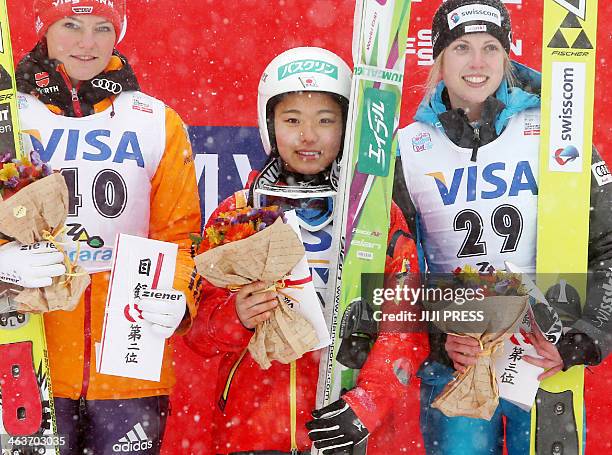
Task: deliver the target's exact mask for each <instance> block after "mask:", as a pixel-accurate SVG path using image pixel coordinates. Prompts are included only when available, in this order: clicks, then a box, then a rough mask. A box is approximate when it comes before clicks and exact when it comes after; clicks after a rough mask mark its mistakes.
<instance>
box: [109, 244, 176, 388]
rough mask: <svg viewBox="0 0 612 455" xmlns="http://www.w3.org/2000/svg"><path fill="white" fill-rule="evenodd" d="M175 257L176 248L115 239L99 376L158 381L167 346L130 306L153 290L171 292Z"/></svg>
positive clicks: (163, 339)
mask: <svg viewBox="0 0 612 455" xmlns="http://www.w3.org/2000/svg"><path fill="white" fill-rule="evenodd" d="M177 252H178V245H176V244H175V243H168V242H160V241H158V240H151V239H145V238H142V237H135V236H132V235H126V234H119V235H118V236H117V240H116V249H115V258H114V262H113V268H112V270H111V278H110V287H109V291H108V296H107V299H106V312H105V315H104V327H103V329H102V341H101V343H100V347H99V362H98V372H100V373H102V374H109V375H113V376H123V377H126V378H135V379H144V380H149V381H159V379H160V376H161V368H162V360H163V355H164V346H165V343H166V340H165V338H163V337H161V336H159V335H157V334H156V333H154V332H152V331H151V324H150V323H149V322H147V321H145V320H143V319H142V317H141V316H140V314H139V309H138V307H137V306H136V305H135V303H134V302H135V300H136V299H137V297H138V296H140V295H145V294H147V293H148V294H151V293H152V291H153V290H155V289H158V290H159V292H161V293H163V290H164V289H172V284H173V281H174V271H175V268H176V256H177ZM168 304H169V305H172V304H173V302H172V300H169V303H168Z"/></svg>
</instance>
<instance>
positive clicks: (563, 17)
mask: <svg viewBox="0 0 612 455" xmlns="http://www.w3.org/2000/svg"><path fill="white" fill-rule="evenodd" d="M543 17H544V29H543V46H542V118H541V121H542V129H541V143H540V160H539V161H540V163H539V166H540V169H539V180H538V185H539V194H538V235H537V238H538V240H537V256H536V272H537V284H538V286H539V288H540V289H546V290H548V291H547V292H546V296H547V298H549V300H551V298H552V300H553V301H554V305H555V307H556V309H557V311H558V312H559V314H560V315H561V317H562V319H563V318H565V319H566V321H567V322H570V323H571V322H572V320H571V318H572V315H574V317H579V315H576V312H579V310H580V303H582V304H584V302H585V298H586V274H587V257H588V244H589V208H590V180H591V148H592V131H593V101H594V85H595V49H596V47H595V45H596V34H597V0H578V1H566V0H545V1H544V16H543ZM560 238H563V248H560V247H559V239H560ZM572 307H573V308H572ZM583 392H584V367H583V366H574V367H572V368H570V369H569V370H568V371H566V372H560V373H557V374H556V375H555V376H553V377H551V378H548V379H546V380H544V381H543V382H542V383H541V385H540V390H539V391H538V395H537V397H536V404H535V406H534V412H532V420H531V443H530V452H531V453H532V454H549V453H552V454H557V453H558V454H564V455H581V454H583V450H584V442H585V441H584V440H583V436H584V428H583V422H584V396H583Z"/></svg>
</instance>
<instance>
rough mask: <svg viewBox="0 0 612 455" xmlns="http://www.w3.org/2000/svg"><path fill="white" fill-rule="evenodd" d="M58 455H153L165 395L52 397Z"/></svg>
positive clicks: (159, 436)
mask: <svg viewBox="0 0 612 455" xmlns="http://www.w3.org/2000/svg"><path fill="white" fill-rule="evenodd" d="M54 403H55V415H56V419H57V433H58V436H59V437H63V440H64V444H63V445H62V446H61V447H60V453H61V455H69V454H70V455H77V454H79V455H80V454H87V455H93V454H95V455H98V454H99V455H106V454H121V453H138V454H139V455H157V454H159V452H160V449H161V443H162V438H163V435H164V430H165V427H166V419H167V417H168V407H169V399H168V397H167V396H159V397H146V398H132V399H128V400H70V399H66V398H56V399H55V400H54Z"/></svg>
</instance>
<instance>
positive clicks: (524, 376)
mask: <svg viewBox="0 0 612 455" xmlns="http://www.w3.org/2000/svg"><path fill="white" fill-rule="evenodd" d="M528 313H531V314H532V318H533V313H532V312H531V309H529V310H528V312H526V313H525V317H524V318H523V322H522V323H521V325H520V333H515V334H513V335H512V336H511V337H510V338H509V339H507V340H506V341H505V342H504V351H503V354H501V355H500V356H498V357H497V359H496V361H495V373H496V376H497V385H498V386H499V396H500V397H501V398H503V399H505V400H506V401H510V402H511V403H514V404H515V405H517V406H518V407H520V408H522V409H524V410H525V411H529V410H530V409H531V408H532V407H533V403H534V402H535V397H536V394H537V393H538V388H539V387H540V381H538V376H539V375H540V374H542V372H543V371H544V369H543V368H540V367H537V366H535V365H532V364H530V363H527V362H525V361H524V360H523V356H525V355H529V356H532V357H540V356H539V355H538V354H537V352H536V350H535V348H534V347H533V345H532V344H531V343H530V342H529V339H528V338H527V336H526V334H527V332H529V331H530V325H529V317H528V316H527V315H528ZM533 320H535V318H534V319H533Z"/></svg>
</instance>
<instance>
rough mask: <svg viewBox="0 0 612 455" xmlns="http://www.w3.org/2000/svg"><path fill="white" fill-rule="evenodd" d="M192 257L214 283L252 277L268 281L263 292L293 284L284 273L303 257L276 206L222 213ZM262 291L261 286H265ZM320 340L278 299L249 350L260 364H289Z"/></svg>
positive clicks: (229, 284) (233, 283)
mask: <svg viewBox="0 0 612 455" xmlns="http://www.w3.org/2000/svg"><path fill="white" fill-rule="evenodd" d="M202 250H203V251H204V252H203V253H202V254H199V255H198V256H196V258H195V263H196V268H197V270H198V273H199V274H200V275H202V276H203V277H204V278H205V279H206V280H208V281H209V282H210V283H212V284H213V285H215V286H217V287H221V288H226V289H229V290H231V291H237V290H238V289H240V288H241V287H242V286H244V285H246V284H249V283H252V282H254V281H263V282H265V283H268V284H269V287H268V288H267V289H266V291H268V290H270V289H276V291H277V292H278V293H279V294H280V295H283V291H282V290H283V288H285V287H287V286H294V285H293V284H291V283H288V282H287V280H286V278H287V277H288V276H289V274H290V273H291V270H292V269H293V268H294V267H295V266H296V265H297V264H298V262H299V261H300V260H301V259H302V258H303V257H304V254H305V251H304V246H303V245H302V242H301V241H300V240H299V238H298V237H297V235H296V233H295V232H294V231H293V229H292V228H291V226H289V225H288V224H286V223H285V222H284V220H283V214H282V211H281V210H280V209H279V208H278V207H276V206H271V207H265V208H260V209H253V208H250V207H245V208H242V209H237V210H234V211H231V212H225V213H221V214H220V215H219V216H218V217H217V218H216V219H215V220H213V221H212V223H211V225H210V226H209V227H207V228H206V229H205V231H204V233H203V238H202V242H201V245H200V251H202ZM264 292H265V291H264ZM317 343H318V338H317V335H316V333H315V330H314V328H313V327H312V325H311V324H310V322H309V321H308V320H307V319H305V318H304V317H303V316H302V315H301V314H300V313H298V312H297V311H294V310H292V309H291V308H290V307H289V306H288V305H287V304H286V302H285V299H279V305H278V306H277V307H276V308H275V309H274V311H273V314H272V316H271V317H270V319H268V320H267V321H265V322H263V323H261V324H259V325H258V326H257V327H256V329H255V333H254V334H253V337H252V338H251V340H250V342H249V345H248V349H249V352H250V353H251V356H252V357H253V359H254V360H255V361H256V362H257V363H258V364H259V365H260V366H261V367H262V368H263V369H267V368H269V367H270V365H271V360H277V361H279V362H281V363H290V362H292V361H294V360H296V359H298V358H300V357H301V356H302V355H303V354H304V353H305V352H307V351H309V350H311V349H312V348H313V347H315V346H316V345H317Z"/></svg>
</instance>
